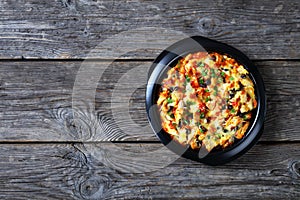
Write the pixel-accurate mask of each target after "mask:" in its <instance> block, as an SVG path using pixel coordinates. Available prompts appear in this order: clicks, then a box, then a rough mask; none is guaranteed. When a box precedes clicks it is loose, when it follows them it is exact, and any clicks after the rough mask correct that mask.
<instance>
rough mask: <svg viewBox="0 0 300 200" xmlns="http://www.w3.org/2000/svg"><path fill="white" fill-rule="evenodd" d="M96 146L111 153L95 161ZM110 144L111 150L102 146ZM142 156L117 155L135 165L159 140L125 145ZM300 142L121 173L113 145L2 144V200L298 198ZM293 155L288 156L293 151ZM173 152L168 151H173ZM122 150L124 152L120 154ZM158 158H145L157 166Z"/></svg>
mask: <svg viewBox="0 0 300 200" xmlns="http://www.w3.org/2000/svg"><path fill="white" fill-rule="evenodd" d="M91 146H93V148H99V151H101V149H102V151H104V153H103V154H101V155H102V156H103V157H104V158H101V157H98V158H95V157H93V156H92V154H91V153H90V152H89V151H87V150H86V149H89V148H90V147H91ZM103 147H104V148H103ZM118 147H119V148H122V149H123V151H131V152H137V153H136V154H135V158H132V159H130V160H124V159H123V160H122V159H121V160H118V161H119V163H113V164H116V165H117V164H119V165H120V166H124V167H126V166H131V168H134V167H135V164H136V162H137V161H138V162H140V161H141V160H143V158H141V157H140V154H139V152H144V151H151V150H153V149H158V148H160V147H161V145H160V144H118ZM299 147H300V146H299V144H277V145H256V146H255V147H254V148H253V149H252V150H250V151H249V152H248V153H247V154H246V155H244V156H243V157H241V158H239V159H238V160H236V161H233V162H231V163H229V164H227V165H225V166H218V167H209V166H205V165H203V164H200V163H196V162H193V161H190V160H186V159H183V158H180V159H178V160H177V161H175V162H174V163H172V164H170V165H169V166H166V167H164V168H162V169H159V170H156V171H152V172H146V173H135V170H134V169H133V170H132V172H130V171H128V172H120V171H118V170H116V169H115V168H112V167H108V166H107V165H106V164H105V162H102V160H106V161H111V162H116V160H114V159H113V157H115V156H112V155H111V154H107V152H105V149H114V146H113V144H105V143H102V144H85V148H84V147H83V146H82V145H69V144H18V145H14V146H12V145H10V144H1V145H0V151H1V154H0V177H1V178H0V197H1V199H29V198H30V199H124V198H125V199H157V198H168V199H170V198H176V199H183V198H189V199H191V198H194V199H199V198H203V199H228V198H229V199H249V196H251V197H252V198H253V199H297V198H299V197H300V187H299V186H300V172H299V166H300V152H299V150H298V149H299ZM287 152H288V153H287ZM166 154H167V152H166ZM116 155H118V154H116ZM158 159H159V157H157V158H153V160H145V162H148V163H150V164H151V163H152V164H154V165H155V164H156V163H155V161H156V160H158Z"/></svg>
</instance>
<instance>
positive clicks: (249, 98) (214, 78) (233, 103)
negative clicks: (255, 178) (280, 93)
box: [157, 52, 257, 151]
mask: <svg viewBox="0 0 300 200" xmlns="http://www.w3.org/2000/svg"><path fill="white" fill-rule="evenodd" d="M248 74H249V73H248V71H247V70H246V69H245V68H244V67H243V66H242V65H240V64H239V63H237V62H236V61H235V60H234V59H233V58H230V57H229V56H227V55H221V54H218V53H209V54H208V53H206V52H197V53H193V54H189V55H187V56H186V57H185V58H183V59H181V60H179V62H178V64H177V65H176V66H175V67H173V68H171V69H170V70H169V71H168V73H167V77H166V78H165V79H164V80H163V81H162V87H161V91H160V93H159V98H158V100H157V104H158V106H159V111H160V117H161V121H162V127H163V129H164V130H165V131H166V132H167V133H169V134H170V135H171V136H172V138H173V139H175V140H177V141H178V142H179V143H181V144H184V145H190V146H191V148H192V149H198V148H200V147H201V146H204V147H205V148H206V149H207V150H208V151H211V150H212V149H213V148H215V147H217V146H221V147H223V148H225V147H227V146H228V145H230V144H232V143H233V141H234V138H236V139H241V138H243V136H244V134H245V133H246V131H247V129H248V127H249V125H250V119H251V116H252V112H251V111H252V110H253V109H255V108H256V106H257V101H256V97H255V93H254V87H253V82H252V80H251V79H250V78H249V76H248Z"/></svg>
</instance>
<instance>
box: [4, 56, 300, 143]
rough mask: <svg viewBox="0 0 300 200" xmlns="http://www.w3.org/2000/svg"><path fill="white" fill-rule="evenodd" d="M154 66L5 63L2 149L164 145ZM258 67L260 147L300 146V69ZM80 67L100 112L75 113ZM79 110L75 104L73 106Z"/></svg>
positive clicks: (278, 64)
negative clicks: (262, 98) (148, 107)
mask: <svg viewBox="0 0 300 200" xmlns="http://www.w3.org/2000/svg"><path fill="white" fill-rule="evenodd" d="M150 64H151V62H142V61H139V62H133V61H130V62H113V63H109V62H107V61H93V62H83V63H82V62H76V61H75V62H74V61H70V62H52V61H39V62H1V68H0V96H1V101H0V133H1V134H0V141H129V140H131V141H157V139H156V137H155V136H154V134H153V132H152V130H151V129H150V127H149V126H148V121H147V118H146V112H145V100H144V99H145V83H146V78H147V68H148V67H149V66H150ZM255 64H256V65H257V66H258V69H259V71H260V72H261V74H262V76H263V78H264V81H265V86H266V93H267V97H268V111H267V118H266V123H265V132H264V135H263V136H262V138H261V140H262V141H299V140H300V138H299V132H298V130H299V129H300V125H299V123H298V122H299V119H300V115H299V113H300V110H299V109H300V107H299V101H300V87H299V80H298V77H299V74H300V68H299V65H300V62H299V61H257V62H256V63H255ZM80 67H84V68H87V67H88V70H87V71H86V72H84V73H86V74H85V76H86V79H84V81H82V84H81V85H80V86H79V91H82V92H83V94H85V93H86V92H87V93H88V94H87V95H89V96H84V97H83V98H82V99H79V100H81V102H82V103H86V102H88V101H89V100H91V101H95V102H94V107H95V109H94V110H95V112H93V108H92V107H89V106H90V105H86V107H84V108H79V109H72V92H73V87H74V82H75V79H76V75H78V71H79V69H82V68H80ZM80 72H81V73H83V72H82V70H81V71H80ZM99 72H100V73H101V74H100V75H99ZM95 80H96V81H95ZM93 86H94V87H95V91H96V93H95V96H92V92H93V88H92V87H93ZM74 99H75V98H74ZM76 102H77V101H76V99H75V100H74V102H73V104H74V103H76ZM74 115H76V116H77V117H76V118H77V119H74V117H73V116H74ZM98 122H99V124H96V123H98Z"/></svg>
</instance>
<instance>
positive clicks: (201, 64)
mask: <svg viewBox="0 0 300 200" xmlns="http://www.w3.org/2000/svg"><path fill="white" fill-rule="evenodd" d="M197 65H198V67H204V66H205V64H204V63H203V62H198V63H197Z"/></svg>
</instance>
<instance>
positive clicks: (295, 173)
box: [289, 160, 300, 178]
mask: <svg viewBox="0 0 300 200" xmlns="http://www.w3.org/2000/svg"><path fill="white" fill-rule="evenodd" d="M289 169H290V172H291V174H292V177H294V178H300V161H299V160H293V161H292V162H291V163H290V166H289Z"/></svg>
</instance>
